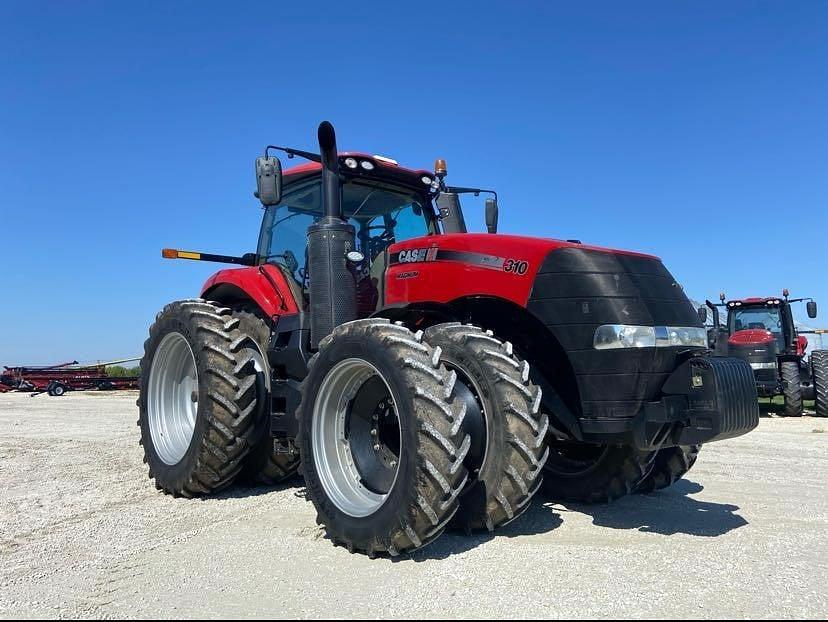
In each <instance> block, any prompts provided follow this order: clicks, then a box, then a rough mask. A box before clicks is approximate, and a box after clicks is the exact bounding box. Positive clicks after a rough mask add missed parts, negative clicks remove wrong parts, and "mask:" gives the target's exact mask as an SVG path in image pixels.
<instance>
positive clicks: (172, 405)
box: [147, 333, 198, 465]
mask: <svg viewBox="0 0 828 622" xmlns="http://www.w3.org/2000/svg"><path fill="white" fill-rule="evenodd" d="M147 412H148V419H149V429H150V436H151V438H152V444H153V447H154V448H155V453H157V454H158V457H159V458H161V460H162V461H163V462H164V464H168V465H174V464H178V463H179V462H180V461H181V459H182V458H183V457H184V455H185V454H186V453H187V449H189V447H190V442H191V441H192V440H193V432H194V431H195V423H196V417H197V415H198V371H197V370H196V362H195V356H193V350H192V348H191V347H190V344H189V343H188V342H187V339H186V338H185V337H184V335H182V334H181V333H170V334H168V335H166V336H165V337H164V338H163V339H162V340H161V343H160V344H159V345H158V349H157V350H156V351H155V356H154V357H153V359H152V367H151V368H150V377H149V389H148V398H147Z"/></svg>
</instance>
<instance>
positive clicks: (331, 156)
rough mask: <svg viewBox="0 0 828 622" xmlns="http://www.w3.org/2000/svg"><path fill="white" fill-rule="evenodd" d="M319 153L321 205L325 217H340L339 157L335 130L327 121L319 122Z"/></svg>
mask: <svg viewBox="0 0 828 622" xmlns="http://www.w3.org/2000/svg"><path fill="white" fill-rule="evenodd" d="M317 136H318V138H319V155H320V156H321V157H322V205H323V206H324V210H325V217H326V218H335V219H338V220H344V219H343V218H342V192H341V190H340V188H339V157H338V154H337V152H336V132H335V131H334V128H333V125H331V124H330V122H328V121H322V123H320V124H319V131H318V132H317Z"/></svg>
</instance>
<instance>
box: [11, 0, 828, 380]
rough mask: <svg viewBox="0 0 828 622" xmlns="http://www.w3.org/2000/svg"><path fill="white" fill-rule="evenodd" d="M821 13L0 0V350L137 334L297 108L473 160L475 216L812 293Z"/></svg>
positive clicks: (754, 5)
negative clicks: (487, 197) (178, 251)
mask: <svg viewBox="0 0 828 622" xmlns="http://www.w3.org/2000/svg"><path fill="white" fill-rule="evenodd" d="M826 32H828V3H824V2H726V3H723V2H679V1H676V2H631V3H624V4H623V5H622V4H619V3H615V2H606V3H602V2H583V3H567V4H564V3H558V2H536V3H503V2H497V3H494V2H491V3H490V2H473V3H437V4H433V5H431V4H428V3H425V4H424V3H420V4H417V5H411V6H409V7H406V8H403V7H402V6H398V3H392V2H381V3H373V2H368V1H363V2H354V3H341V2H338V3H333V4H330V5H326V3H324V2H314V3H276V2H268V3H258V4H257V3H245V2H235V3H232V4H228V3H218V2H173V3H160V2H156V3H147V2H129V3H126V2H122V3H114V2H74V3H65V2H39V3H31V2H4V3H2V4H1V5H0V251H2V255H0V257H1V258H2V259H1V261H2V264H0V265H2V267H3V269H2V281H0V283H2V289H0V291H2V298H0V301H2V305H0V363H6V364H9V363H21V362H28V363H50V362H56V361H62V360H67V359H73V358H77V359H79V360H81V361H90V360H100V359H108V358H116V357H121V356H128V355H132V354H140V353H141V348H142V346H141V344H142V343H143V339H144V338H145V335H146V330H147V327H148V325H149V323H150V322H151V321H152V318H153V317H154V314H155V313H156V311H157V310H159V309H160V308H161V307H162V306H163V305H164V304H165V303H166V302H168V301H170V300H173V299H176V298H184V297H190V296H193V295H195V294H197V293H198V290H199V287H200V285H201V283H202V282H203V281H204V279H205V278H206V277H207V276H208V275H209V274H210V273H211V272H212V271H213V270H215V269H216V266H215V265H211V264H199V263H194V262H170V261H162V260H161V259H160V256H159V249H160V248H161V247H164V246H178V247H181V248H187V249H198V250H205V251H213V252H219V253H234V254H235V253H243V252H245V251H250V250H253V249H254V246H255V240H256V235H257V229H258V224H259V219H260V210H259V209H258V208H257V204H256V202H255V200H254V199H253V197H252V196H251V191H252V190H253V186H254V180H253V176H252V161H253V158H254V157H255V156H256V155H258V153H259V152H260V151H261V148H262V146H263V145H265V144H267V143H268V142H271V143H273V142H275V143H278V144H289V145H293V146H296V147H300V148H308V149H311V148H313V147H314V137H315V128H316V124H317V123H318V122H319V121H320V120H322V119H330V120H331V121H333V122H334V124H335V125H336V128H337V131H338V137H339V142H340V147H341V148H344V149H350V150H363V151H368V152H372V153H381V154H385V155H389V156H392V157H395V158H396V159H398V160H400V162H402V163H404V164H408V165H412V166H417V167H420V166H422V167H429V166H430V165H431V164H432V162H433V160H434V158H435V157H438V156H439V157H444V158H446V159H447V160H448V163H449V168H450V180H451V181H453V182H454V183H456V184H475V185H484V186H489V187H495V188H497V190H498V191H499V193H500V197H501V217H500V223H501V224H500V228H501V231H507V232H514V233H523V234H532V235H542V236H548V237H560V238H573V237H576V238H580V239H582V240H584V241H585V242H590V243H595V244H603V245H610V246H615V247H621V248H629V249H635V250H641V251H647V252H652V253H655V254H657V255H660V256H661V257H662V258H663V259H664V261H665V263H666V265H667V266H668V268H669V269H670V270H671V271H672V272H673V273H674V274H675V275H676V277H677V278H678V280H679V281H680V282H682V283H683V284H684V286H685V288H686V290H687V291H688V293H689V294H690V295H691V296H692V297H696V298H703V297H704V296H715V295H716V294H717V292H718V291H719V290H720V289H725V290H726V291H727V292H728V294H729V295H731V296H733V297H736V296H747V295H763V294H773V293H777V292H779V291H780V290H781V289H782V287H785V286H787V287H789V288H790V289H791V291H792V292H793V293H796V294H799V295H811V296H814V297H815V298H817V300H818V301H820V302H821V303H822V308H823V309H824V311H823V312H822V315H823V317H828V282H827V281H826V272H827V271H826V268H828V250H826V247H828V226H826V225H828V216H826V211H825V210H826V202H827V201H828V174H827V173H828V169H826V164H828V37H826V35H825V33H826ZM467 207H468V209H472V210H474V211H473V212H472V213H471V214H470V215H469V221H470V224H471V225H472V227H473V228H476V229H478V230H480V229H482V228H483V225H482V205H477V206H473V205H471V204H468V205H467ZM802 314H803V315H804V310H803V311H802ZM820 324H821V325H824V324H828V321H823V322H821V323H820Z"/></svg>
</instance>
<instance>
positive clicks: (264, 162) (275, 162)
mask: <svg viewBox="0 0 828 622" xmlns="http://www.w3.org/2000/svg"><path fill="white" fill-rule="evenodd" d="M253 196H255V197H256V198H257V199H259V201H261V202H262V205H264V206H265V207H267V206H268V205H276V204H277V203H279V201H281V200H282V163H281V162H279V158H275V157H272V156H271V157H267V156H260V157H258V158H256V192H254V193H253Z"/></svg>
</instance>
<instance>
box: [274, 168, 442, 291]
mask: <svg viewBox="0 0 828 622" xmlns="http://www.w3.org/2000/svg"><path fill="white" fill-rule="evenodd" d="M342 209H343V212H344V214H345V216H346V217H347V219H348V222H349V223H351V224H352V225H353V226H354V228H355V229H356V244H357V250H359V251H360V252H361V253H362V254H363V255H364V256H365V261H364V262H363V264H362V265H360V266H358V270H359V272H360V273H361V275H363V276H370V277H373V279H377V280H378V281H379V282H381V281H382V275H383V273H384V271H385V265H386V261H385V250H386V249H387V248H388V247H389V246H390V245H391V244H394V243H396V242H402V241H404V240H408V239H411V238H415V237H420V236H425V235H430V234H433V233H435V231H436V229H435V217H434V212H433V209H432V206H431V199H430V198H429V197H428V195H425V194H423V193H420V192H417V191H415V190H411V189H407V188H404V187H401V186H396V185H391V184H383V183H380V182H370V183H366V182H365V181H361V180H350V181H346V182H345V183H344V184H343V186H342ZM321 217H322V187H321V181H320V179H319V178H315V179H312V180H309V181H305V182H300V183H298V184H295V185H290V186H286V188H285V191H284V193H283V196H282V201H281V203H279V205H274V206H271V207H268V208H266V210H265V215H264V219H263V221H262V230H261V233H260V236H259V248H258V254H259V258H260V261H261V262H263V263H274V264H278V265H281V266H282V267H283V268H284V271H285V272H286V273H288V274H289V275H290V276H291V277H292V278H293V279H294V281H295V282H296V283H297V284H298V285H300V286H302V287H304V286H305V279H306V277H307V274H306V271H305V265H306V263H307V257H306V251H305V249H306V247H307V230H308V227H309V226H310V225H311V224H313V223H314V222H316V221H317V220H319V219H320V218H321Z"/></svg>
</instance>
